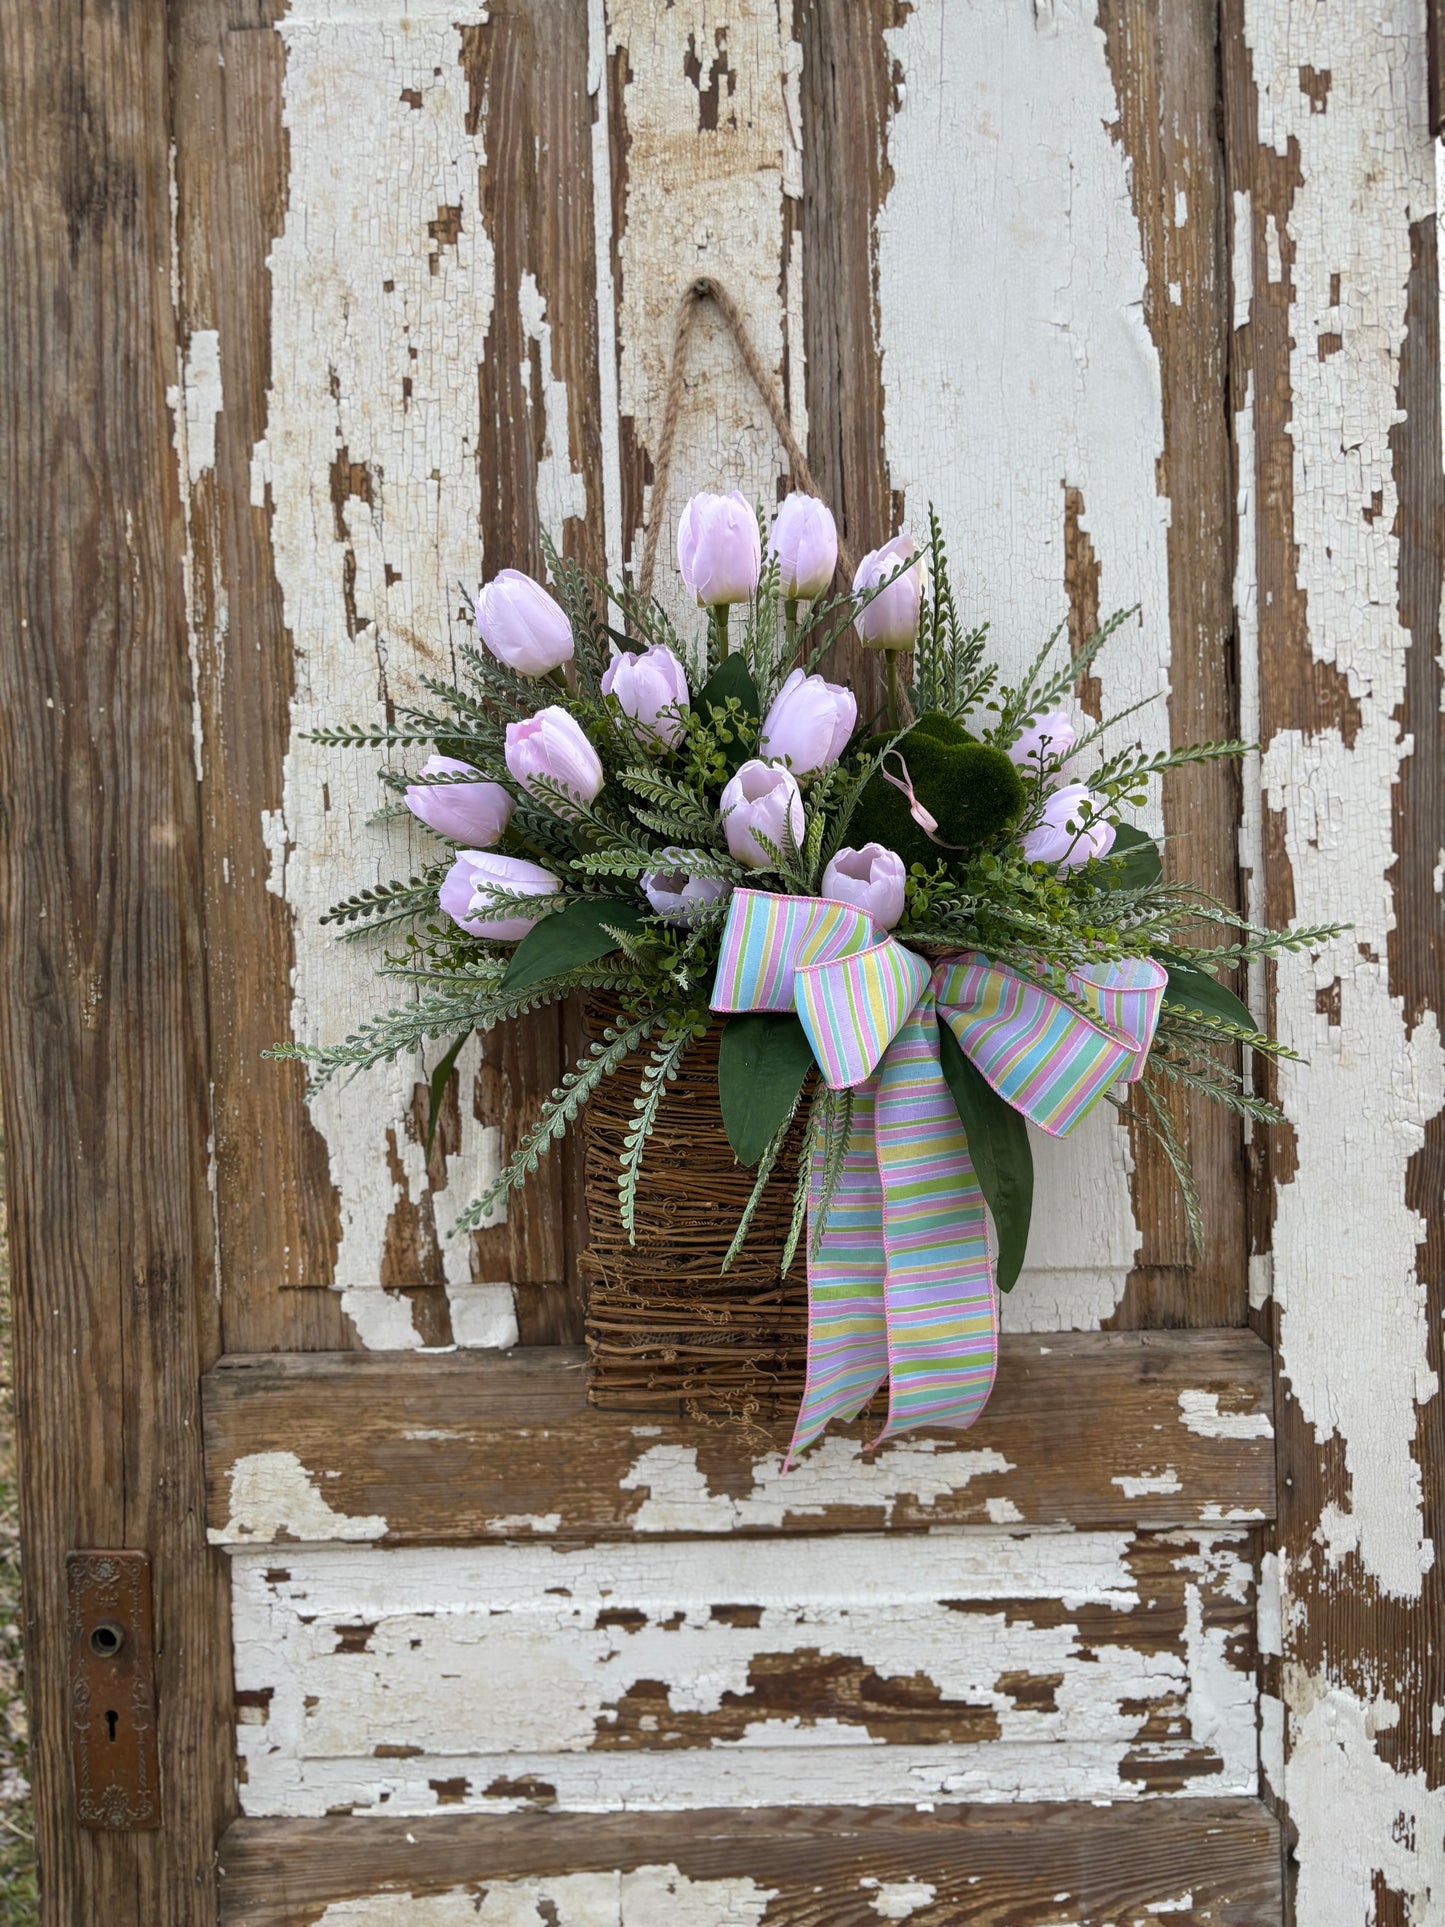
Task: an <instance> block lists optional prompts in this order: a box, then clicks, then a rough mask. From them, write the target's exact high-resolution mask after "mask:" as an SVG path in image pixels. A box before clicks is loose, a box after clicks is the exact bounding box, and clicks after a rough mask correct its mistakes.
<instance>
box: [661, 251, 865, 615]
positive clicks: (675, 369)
mask: <svg viewBox="0 0 1445 1927" xmlns="http://www.w3.org/2000/svg"><path fill="white" fill-rule="evenodd" d="M704 301H711V302H712V303H713V304H714V306H715V307H716V308H717V311H718V313H719V314H720V315H721V316H722V318H723V320H724V322H725V323H726V324H727V328H728V331H729V333H730V334H731V335H732V338H733V340H734V341H735V342H736V343H737V348H738V354H739V355H740V357H741V358H742V364H743V367H744V368H746V369H747V371H748V374H749V375H750V376H751V378H752V382H753V386H754V387H755V388H756V389H757V391H758V393H759V394H760V395H761V396H762V398H763V400H764V402H765V403H766V404H767V410H768V414H769V415H770V416H771V417H772V423H773V427H774V428H775V429H776V431H777V436H778V440H779V441H780V442H781V443H782V444H783V448H784V451H785V452H786V454H787V457H788V466H789V468H790V469H791V471H792V476H793V481H794V483H795V485H796V486H797V487H798V488H800V489H801V490H802V491H803V493H804V494H805V495H821V494H822V490H821V489H820V488H819V487H818V484H817V482H816V481H815V480H814V478H813V471H812V469H810V468H809V466H808V458H807V456H806V455H805V454H804V453H803V451H802V449H801V448H800V447H799V446H798V438H797V436H796V435H795V434H794V433H793V425H792V423H791V422H790V421H789V420H788V414H787V410H786V409H785V408H784V406H783V398H782V396H781V395H780V394H779V393H778V391H777V388H776V387H775V386H774V384H773V382H772V380H771V379H770V377H769V375H768V371H767V369H766V368H765V367H764V366H763V359H762V356H761V355H760V354H759V353H758V351H757V349H756V347H755V346H754V345H753V338H752V336H751V335H750V334H749V333H748V324H747V323H746V322H745V321H744V320H743V316H742V310H741V309H740V308H739V307H738V304H737V302H736V301H734V300H733V298H732V296H731V295H730V294H729V293H728V291H727V289H726V288H725V287H724V286H723V285H722V283H721V282H720V281H716V280H714V279H713V277H712V276H711V275H707V274H700V275H699V276H698V277H697V279H696V280H695V281H691V282H689V283H688V285H687V287H686V288H685V289H684V290H683V295H682V300H681V301H680V302H679V303H678V306H677V322H676V325H675V326H674V328H673V331H672V361H671V364H670V365H669V368H668V373H667V394H666V396H665V398H664V401H663V407H662V432H661V433H660V434H659V436H658V438H657V453H656V455H655V456H654V457H653V463H652V505H651V512H650V514H649V515H648V518H647V535H646V538H645V540H644V542H643V545H642V566H641V568H640V569H639V570H638V574H637V588H638V593H639V594H640V595H641V597H642V599H643V601H644V602H650V601H651V599H652V577H653V573H654V571H655V569H656V567H657V542H658V537H659V535H660V534H661V532H662V520H663V512H664V510H665V509H666V506H667V484H668V479H669V477H670V475H671V473H672V445H673V442H674V441H675V440H676V437H677V419H678V416H679V415H680V414H681V412H682V378H683V375H684V374H685V372H686V368H687V349H688V343H689V342H690V341H691V339H692V330H693V323H694V322H695V321H696V320H697V311H698V309H699V308H700V307H701V306H702V304H703V302H704ZM838 560H839V561H840V562H841V563H842V565H843V570H844V573H845V574H846V575H847V577H848V580H849V581H850V582H851V581H852V580H853V576H854V574H855V572H856V570H857V566H858V565H857V559H856V558H855V557H854V556H853V555H851V554H850V553H849V551H848V550H847V548H845V547H844V545H843V543H842V542H841V541H840V542H839V544H838Z"/></svg>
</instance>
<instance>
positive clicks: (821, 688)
mask: <svg viewBox="0 0 1445 1927" xmlns="http://www.w3.org/2000/svg"><path fill="white" fill-rule="evenodd" d="M857 722H858V703H857V700H856V698H855V697H854V695H853V692H852V691H851V690H850V689H844V688H843V686H842V685H841V683H836V682H824V680H823V678H822V677H821V676H805V675H804V674H803V672H802V670H801V669H795V670H794V671H793V673H792V675H791V676H789V678H788V680H787V681H786V682H785V683H784V684H783V686H782V688H781V689H780V690H779V691H778V693H777V695H776V696H775V697H774V698H773V703H772V707H771V708H770V709H769V711H768V713H767V715H766V716H765V717H764V719H763V728H762V734H761V736H760V737H759V739H758V747H759V749H761V751H762V753H763V755H764V756H765V757H767V758H768V759H769V761H771V762H774V763H786V764H787V765H788V768H789V769H790V770H792V772H793V774H794V775H795V776H814V775H816V774H817V772H818V771H819V770H820V769H827V767H828V765H829V764H830V763H836V762H837V760H838V758H839V757H840V756H841V755H842V754H843V751H844V750H845V749H846V748H847V747H848V739H849V737H850V736H851V735H852V734H853V731H854V729H855V727H856V726H857Z"/></svg>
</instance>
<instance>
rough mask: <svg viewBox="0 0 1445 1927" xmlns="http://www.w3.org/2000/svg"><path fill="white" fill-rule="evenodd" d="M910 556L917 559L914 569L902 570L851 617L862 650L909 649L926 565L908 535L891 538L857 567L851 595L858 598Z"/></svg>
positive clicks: (925, 581)
mask: <svg viewBox="0 0 1445 1927" xmlns="http://www.w3.org/2000/svg"><path fill="white" fill-rule="evenodd" d="M910 556H912V557H916V558H917V559H916V561H915V562H914V566H913V567H912V568H911V569H904V571H903V573H902V574H901V575H899V576H897V577H896V579H895V580H894V581H892V582H890V583H889V584H888V587H887V588H886V589H884V590H882V591H881V592H880V593H879V594H878V595H876V596H874V598H873V600H872V601H871V602H870V603H868V604H867V606H866V607H864V608H861V609H859V611H858V613H857V615H856V616H854V618H853V626H854V628H855V629H856V630H857V631H858V635H859V639H860V640H861V642H862V643H863V646H864V648H865V649H911V648H912V647H913V643H914V640H915V638H916V637H917V635H918V618H919V614H920V612H921V610H922V608H923V598H924V595H925V594H926V592H927V588H928V565H927V564H926V563H925V561H924V559H923V557H922V556H921V555H919V553H918V544H917V543H916V542H915V541H914V539H913V537H912V536H911V535H908V534H903V535H895V536H894V538H893V540H892V541H891V542H885V543H884V544H883V547H882V548H881V549H873V550H871V551H870V552H869V553H868V554H867V555H865V556H864V558H863V560H862V561H861V562H860V563H859V564H858V573H857V574H856V575H855V576H854V578H853V593H854V594H855V595H862V594H864V593H865V592H866V591H867V590H869V589H871V588H873V587H874V586H875V585H876V584H877V583H879V582H887V581H888V578H889V577H890V576H892V575H894V572H895V571H896V570H897V569H898V568H899V567H900V565H901V564H903V563H905V562H907V561H908V559H909V557H910Z"/></svg>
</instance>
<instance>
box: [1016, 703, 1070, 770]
mask: <svg viewBox="0 0 1445 1927" xmlns="http://www.w3.org/2000/svg"><path fill="white" fill-rule="evenodd" d="M1078 740H1079V739H1078V735H1077V733H1076V731H1075V729H1074V722H1073V718H1072V717H1071V716H1070V714H1069V712H1068V710H1067V709H1045V710H1041V711H1040V713H1039V714H1038V715H1037V716H1030V717H1029V719H1028V721H1027V722H1026V723H1025V724H1024V726H1023V728H1022V729H1021V730H1020V731H1019V733H1018V735H1017V736H1016V737H1015V738H1014V740H1013V742H1011V743H1010V744H1009V746H1008V755H1009V761H1010V762H1012V763H1017V764H1018V766H1019V768H1020V769H1027V770H1032V771H1034V772H1035V773H1037V772H1038V771H1039V770H1041V769H1043V768H1045V767H1046V766H1050V765H1054V764H1058V763H1063V762H1067V761H1068V756H1069V751H1070V750H1071V749H1072V748H1073V747H1074V744H1075V743H1076V742H1077V741H1078Z"/></svg>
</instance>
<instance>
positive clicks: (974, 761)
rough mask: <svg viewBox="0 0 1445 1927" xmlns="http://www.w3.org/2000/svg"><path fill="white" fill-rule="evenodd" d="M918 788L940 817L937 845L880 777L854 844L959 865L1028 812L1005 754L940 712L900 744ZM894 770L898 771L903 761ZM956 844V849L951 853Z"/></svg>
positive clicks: (859, 816) (892, 764)
mask: <svg viewBox="0 0 1445 1927" xmlns="http://www.w3.org/2000/svg"><path fill="white" fill-rule="evenodd" d="M897 747H898V752H899V754H900V755H901V756H902V757H903V760H904V761H905V763H907V765H908V774H909V776H910V777H911V778H912V780H913V791H914V794H915V795H916V796H917V798H918V800H919V801H920V802H921V803H923V804H924V805H925V806H926V807H927V808H928V809H929V810H931V811H932V813H933V815H934V816H935V817H936V818H937V819H938V839H939V840H938V842H934V841H933V839H932V838H931V837H930V836H928V835H927V834H926V833H925V832H924V831H923V830H922V829H921V828H920V827H919V825H918V824H917V823H915V822H914V820H913V817H912V816H911V814H910V813H909V804H908V798H907V797H906V796H905V795H904V794H903V792H902V790H900V789H898V788H897V787H896V786H895V785H894V784H892V783H890V782H889V781H888V779H887V778H886V777H885V776H883V775H882V774H881V773H880V774H879V775H877V776H875V777H873V779H872V780H871V782H870V783H869V784H868V786H867V788H866V789H865V790H864V792H863V794H862V796H861V797H860V798H859V800H858V807H857V809H856V810H855V811H854V812H853V821H852V823H851V825H850V826H849V834H850V837H851V839H852V841H853V843H854V845H855V846H856V845H860V844H863V843H881V844H883V846H884V847H885V848H886V849H889V850H896V851H897V852H898V854H899V856H901V857H902V858H903V861H904V862H905V863H906V864H909V865H912V864H914V863H924V864H928V865H930V866H931V865H933V864H936V863H938V862H940V861H950V862H951V861H953V860H954V859H956V858H960V857H964V856H967V855H968V854H969V853H970V852H972V851H974V850H978V849H981V848H982V846H983V845H984V844H985V843H989V842H991V841H992V840H993V838H994V837H996V836H998V835H999V834H1000V832H1001V831H1003V830H1006V829H1007V828H1008V826H1009V824H1010V823H1012V822H1014V821H1016V820H1017V818H1018V817H1019V815H1020V814H1021V812H1022V810H1023V807H1024V784H1023V778H1022V777H1021V776H1020V775H1019V773H1018V771H1017V770H1016V769H1015V768H1014V766H1013V764H1012V763H1011V762H1010V761H1009V759H1008V757H1007V756H1006V755H1005V754H1004V752H1003V751H1002V750H1001V749H994V748H992V747H991V746H990V745H989V744H987V743H980V742H978V741H976V740H975V738H973V737H971V736H970V735H969V733H968V731H967V730H966V729H964V727H963V725H962V724H961V723H956V722H954V721H953V719H952V717H950V716H945V715H943V714H942V713H941V712H939V711H938V710H929V711H927V712H925V714H923V715H922V716H920V717H919V718H918V721H917V722H916V723H915V724H914V725H913V727H912V728H911V729H910V730H909V731H908V734H907V735H906V736H904V737H903V739H902V741H901V742H900V743H899V744H898V746H897ZM888 767H889V768H890V769H891V770H892V771H893V773H894V774H895V775H897V774H898V773H899V771H898V765H897V762H896V761H895V759H894V758H893V757H891V756H890V757H889V759H888ZM943 844H953V845H956V846H957V847H956V848H954V849H944V848H942V847H941V845H943Z"/></svg>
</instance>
